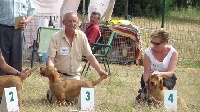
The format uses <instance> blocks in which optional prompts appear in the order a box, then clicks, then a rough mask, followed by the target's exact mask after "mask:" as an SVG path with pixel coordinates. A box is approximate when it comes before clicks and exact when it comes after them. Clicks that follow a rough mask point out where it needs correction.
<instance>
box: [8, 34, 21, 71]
mask: <svg viewBox="0 0 200 112" xmlns="http://www.w3.org/2000/svg"><path fill="white" fill-rule="evenodd" d="M23 39H24V35H23V31H22V30H14V36H13V40H12V46H11V52H10V62H9V65H10V66H12V67H14V68H15V69H17V70H19V71H22V44H23Z"/></svg>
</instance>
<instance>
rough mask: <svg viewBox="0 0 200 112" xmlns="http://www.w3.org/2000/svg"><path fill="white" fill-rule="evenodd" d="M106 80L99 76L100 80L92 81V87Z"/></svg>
mask: <svg viewBox="0 0 200 112" xmlns="http://www.w3.org/2000/svg"><path fill="white" fill-rule="evenodd" d="M105 78H106V76H103V75H102V76H100V78H99V79H97V80H94V81H92V85H93V86H96V85H97V84H99V83H100V82H101V81H102V80H103V79H105Z"/></svg>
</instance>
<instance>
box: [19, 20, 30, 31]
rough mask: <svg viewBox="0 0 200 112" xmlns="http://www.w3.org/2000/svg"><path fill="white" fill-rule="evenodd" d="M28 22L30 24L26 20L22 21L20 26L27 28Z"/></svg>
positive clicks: (20, 27)
mask: <svg viewBox="0 0 200 112" xmlns="http://www.w3.org/2000/svg"><path fill="white" fill-rule="evenodd" d="M27 24H28V22H26V21H20V22H19V24H18V28H19V29H23V30H24V29H25V28H26V26H27Z"/></svg>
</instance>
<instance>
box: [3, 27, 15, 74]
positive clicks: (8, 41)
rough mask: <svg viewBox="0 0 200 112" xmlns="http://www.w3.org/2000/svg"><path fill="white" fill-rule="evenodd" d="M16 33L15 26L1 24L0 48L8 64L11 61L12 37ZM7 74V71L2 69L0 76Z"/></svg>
mask: <svg viewBox="0 0 200 112" xmlns="http://www.w3.org/2000/svg"><path fill="white" fill-rule="evenodd" d="M13 35H14V27H13V28H11V27H7V26H3V25H0V48H1V51H2V55H3V57H4V60H5V62H6V63H7V64H9V63H10V52H11V51H10V49H11V45H12V39H13ZM2 75H6V73H5V72H4V71H2V70H0V76H2Z"/></svg>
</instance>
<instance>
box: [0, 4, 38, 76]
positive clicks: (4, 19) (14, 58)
mask: <svg viewBox="0 0 200 112" xmlns="http://www.w3.org/2000/svg"><path fill="white" fill-rule="evenodd" d="M34 12H35V8H34V4H33V1H32V0H0V15H1V16H0V48H1V50H2V55H3V57H4V58H5V61H6V63H8V64H9V65H10V66H12V67H13V68H15V69H17V70H18V71H22V57H23V56H22V54H23V53H22V52H23V51H22V49H23V44H24V42H25V37H24V29H25V28H26V26H27V24H28V23H29V22H30V21H31V19H32V18H33V15H34ZM19 16H23V20H22V21H19V23H18V24H17V25H16V26H17V27H18V29H15V27H14V26H15V18H16V17H19ZM3 74H6V73H5V72H3V71H0V75H3Z"/></svg>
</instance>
